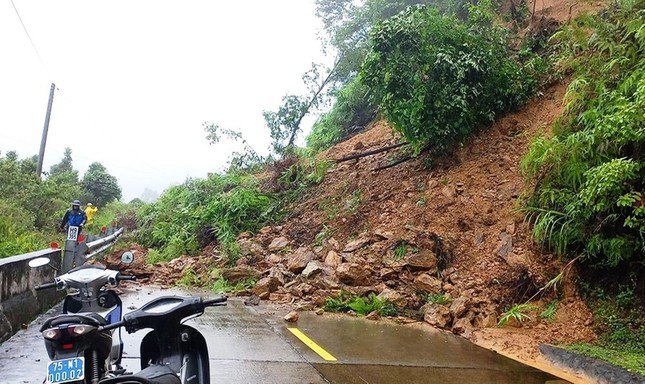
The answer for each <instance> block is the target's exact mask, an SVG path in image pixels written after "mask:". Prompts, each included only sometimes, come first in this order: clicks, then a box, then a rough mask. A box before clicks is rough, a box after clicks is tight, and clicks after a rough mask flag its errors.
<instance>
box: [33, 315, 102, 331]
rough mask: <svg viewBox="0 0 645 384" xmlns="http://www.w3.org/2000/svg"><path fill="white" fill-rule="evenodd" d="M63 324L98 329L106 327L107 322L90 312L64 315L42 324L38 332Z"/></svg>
mask: <svg viewBox="0 0 645 384" xmlns="http://www.w3.org/2000/svg"><path fill="white" fill-rule="evenodd" d="M63 324H87V325H92V326H94V327H99V326H102V325H107V321H106V320H105V319H104V318H103V317H102V316H101V315H99V314H97V313H92V312H87V313H82V314H79V313H75V314H64V315H58V316H54V317H52V318H49V319H47V320H46V321H45V322H44V323H43V325H42V327H40V331H41V332H42V331H44V330H45V329H49V328H53V327H57V326H59V325H63Z"/></svg>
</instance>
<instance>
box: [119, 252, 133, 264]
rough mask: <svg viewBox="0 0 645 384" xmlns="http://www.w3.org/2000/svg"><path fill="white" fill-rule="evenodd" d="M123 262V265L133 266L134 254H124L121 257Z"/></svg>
mask: <svg viewBox="0 0 645 384" xmlns="http://www.w3.org/2000/svg"><path fill="white" fill-rule="evenodd" d="M121 262H122V263H123V264H132V263H133V262H134V254H133V253H132V252H130V251H128V252H123V255H121Z"/></svg>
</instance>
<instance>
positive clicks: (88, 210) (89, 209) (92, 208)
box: [85, 203, 99, 224]
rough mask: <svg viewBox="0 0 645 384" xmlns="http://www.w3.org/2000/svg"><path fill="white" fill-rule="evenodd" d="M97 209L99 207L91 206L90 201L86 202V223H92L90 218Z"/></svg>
mask: <svg viewBox="0 0 645 384" xmlns="http://www.w3.org/2000/svg"><path fill="white" fill-rule="evenodd" d="M98 210H99V209H98V208H96V207H95V206H93V205H92V203H87V207H86V208H85V214H86V215H87V224H92V219H93V218H94V215H96V211H98Z"/></svg>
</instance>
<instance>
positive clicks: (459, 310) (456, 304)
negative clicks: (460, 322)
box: [450, 296, 470, 319]
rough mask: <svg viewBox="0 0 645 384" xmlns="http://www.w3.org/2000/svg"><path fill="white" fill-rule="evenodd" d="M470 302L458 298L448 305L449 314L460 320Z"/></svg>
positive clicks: (463, 298) (464, 298)
mask: <svg viewBox="0 0 645 384" xmlns="http://www.w3.org/2000/svg"><path fill="white" fill-rule="evenodd" d="M469 302H470V300H469V299H468V298H467V297H465V296H460V297H458V298H457V299H455V300H454V301H453V302H452V304H450V314H451V315H452V317H453V318H454V319H458V318H460V317H461V316H462V315H463V314H464V313H466V311H468V304H469Z"/></svg>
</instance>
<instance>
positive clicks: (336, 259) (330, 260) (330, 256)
mask: <svg viewBox="0 0 645 384" xmlns="http://www.w3.org/2000/svg"><path fill="white" fill-rule="evenodd" d="M342 262H343V259H342V258H341V257H340V255H339V254H338V253H337V252H336V251H329V252H327V256H326V257H325V265H328V266H329V267H331V268H333V269H336V268H338V266H339V265H340V264H341V263H342Z"/></svg>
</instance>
